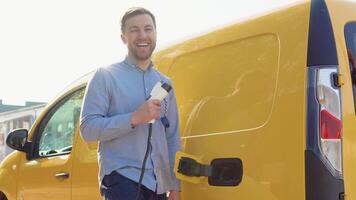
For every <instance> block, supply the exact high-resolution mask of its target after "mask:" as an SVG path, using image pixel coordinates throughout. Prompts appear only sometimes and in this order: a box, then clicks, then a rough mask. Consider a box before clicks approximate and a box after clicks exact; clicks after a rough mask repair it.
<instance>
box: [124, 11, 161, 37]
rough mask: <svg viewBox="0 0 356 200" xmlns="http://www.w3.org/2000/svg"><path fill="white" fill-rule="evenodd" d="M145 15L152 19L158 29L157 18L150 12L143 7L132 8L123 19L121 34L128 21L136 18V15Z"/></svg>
mask: <svg viewBox="0 0 356 200" xmlns="http://www.w3.org/2000/svg"><path fill="white" fill-rule="evenodd" d="M143 14H147V15H149V16H150V17H151V18H152V21H153V25H154V28H156V19H155V16H154V15H153V14H152V13H151V12H150V11H149V10H147V9H146V8H142V7H132V8H129V9H128V10H127V11H126V12H125V14H124V15H123V16H122V18H121V32H122V33H123V32H124V29H125V26H126V21H127V19H129V18H131V17H134V16H136V15H143Z"/></svg>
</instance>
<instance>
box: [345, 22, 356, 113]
mask: <svg viewBox="0 0 356 200" xmlns="http://www.w3.org/2000/svg"><path fill="white" fill-rule="evenodd" d="M345 40H346V46H347V53H348V57H349V64H350V72H351V78H352V83H353V84H352V85H353V86H352V88H353V93H354V104H355V109H356V22H351V23H348V24H346V26H345Z"/></svg>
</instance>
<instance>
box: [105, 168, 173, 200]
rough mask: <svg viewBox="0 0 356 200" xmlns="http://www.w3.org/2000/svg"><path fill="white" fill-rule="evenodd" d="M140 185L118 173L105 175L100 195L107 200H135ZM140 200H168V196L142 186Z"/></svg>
mask: <svg viewBox="0 0 356 200" xmlns="http://www.w3.org/2000/svg"><path fill="white" fill-rule="evenodd" d="M137 188H138V183H136V182H135V181H132V180H130V179H128V178H126V177H124V176H122V175H120V174H119V173H117V172H116V171H113V172H112V173H111V174H109V175H105V176H104V179H103V182H102V186H101V188H100V193H101V195H103V197H104V199H105V200H135V198H136V193H137ZM139 199H140V200H166V199H167V197H166V194H156V193H155V192H153V191H151V190H149V189H148V188H146V187H145V186H143V185H141V192H140V198H139Z"/></svg>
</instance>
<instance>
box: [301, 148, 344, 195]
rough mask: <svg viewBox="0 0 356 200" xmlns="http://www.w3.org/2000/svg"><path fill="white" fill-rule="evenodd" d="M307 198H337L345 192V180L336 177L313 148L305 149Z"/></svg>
mask: <svg viewBox="0 0 356 200" xmlns="http://www.w3.org/2000/svg"><path fill="white" fill-rule="evenodd" d="M305 186H306V191H305V192H306V200H321V199H322V200H337V199H340V198H341V197H342V196H343V194H344V181H343V180H341V179H336V178H335V177H334V176H333V175H332V174H331V173H330V172H329V170H328V169H327V168H326V167H325V165H324V163H323V162H321V161H320V159H319V158H318V156H316V155H315V154H314V153H313V152H312V151H311V150H306V151H305Z"/></svg>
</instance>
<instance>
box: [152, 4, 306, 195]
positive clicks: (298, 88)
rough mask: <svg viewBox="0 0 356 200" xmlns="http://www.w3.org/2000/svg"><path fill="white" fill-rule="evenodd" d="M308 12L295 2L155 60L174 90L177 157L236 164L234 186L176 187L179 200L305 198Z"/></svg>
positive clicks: (185, 45)
mask: <svg viewBox="0 0 356 200" xmlns="http://www.w3.org/2000/svg"><path fill="white" fill-rule="evenodd" d="M309 13H310V3H300V4H297V5H293V6H291V7H290V8H288V9H285V10H283V11H279V12H276V13H273V14H269V15H267V16H264V17H261V18H257V19H255V20H251V21H248V22H244V23H241V24H237V25H233V26H230V27H227V28H224V29H222V30H219V31H215V32H212V33H209V34H206V35H204V36H202V37H198V38H195V39H192V40H188V41H187V42H184V43H182V44H180V45H177V46H174V47H173V48H171V49H168V50H165V51H163V52H160V53H159V54H158V55H156V58H159V59H158V60H156V62H155V63H156V65H157V66H158V68H159V70H161V71H166V72H167V73H168V76H169V77H171V78H172V80H173V83H174V84H175V85H174V87H175V92H176V94H177V102H178V107H179V112H180V122H181V127H180V128H181V130H182V132H181V135H182V148H183V150H184V152H185V153H187V154H190V155H193V156H196V157H198V158H199V159H201V160H202V162H203V163H205V164H206V163H210V162H211V160H213V159H216V158H240V159H241V160H242V163H243V178H242V182H241V184H240V185H238V186H237V187H231V186H230V187H222V186H219V187H217V186H210V185H209V184H208V181H207V178H204V180H203V181H200V182H199V183H191V182H186V181H182V197H183V198H182V199H219V198H222V197H223V198H224V199H239V198H240V199H296V200H297V199H298V200H299V199H304V198H305V188H304V185H305V184H304V183H305V180H304V177H305V176H304V175H305V171H304V150H305V128H306V125H305V120H304V119H305V115H306V113H305V99H306V88H305V85H306V60H307V59H306V58H307V54H306V50H307V36H308V27H309V21H308V20H309ZM291 30H292V31H291ZM267 41H269V42H267ZM230 47H231V48H230ZM243 49H244V50H243ZM262 52H264V53H262ZM221 55H224V57H222V56H221ZM199 56H201V57H202V58H200V59H199ZM212 57H213V58H214V59H216V60H217V61H214V60H213V59H211V58H212ZM204 58H205V60H204ZM244 58H246V60H244ZM224 59H225V60H224ZM259 59H261V60H259ZM198 60H199V63H198V62H197V61H198ZM226 60H227V61H226ZM161 61H162V62H161ZM218 61H219V62H218ZM229 61H231V63H229ZM260 65H262V66H260ZM229 67H230V68H231V69H229ZM266 69H267V70H266ZM225 77H226V78H225ZM187 83H189V85H188V84H187ZM233 83H234V84H233ZM236 83H238V84H236ZM252 84H253V85H252ZM203 86H204V87H203ZM257 87H260V88H257ZM261 88H262V89H263V90H264V91H263V92H261ZM256 91H260V92H256ZM254 92H256V93H257V94H256V93H255V94H251V93H254ZM234 94H238V98H234V96H233V95H234ZM244 97H246V99H244ZM230 101H231V102H230ZM244 105H246V107H247V108H248V109H246V110H245V109H244V107H243V106H244ZM249 105H251V107H249ZM252 105H253V106H256V107H258V106H261V107H260V109H261V112H258V111H254V109H253V108H252ZM218 107H219V109H218ZM247 110H249V111H251V112H250V113H249V112H248V111H247ZM244 112H247V113H249V114H251V116H253V117H254V119H256V120H253V122H250V121H251V120H252V117H251V116H248V114H246V115H244ZM202 119H204V120H202ZM230 120H232V121H230ZM279 141H280V142H279Z"/></svg>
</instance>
